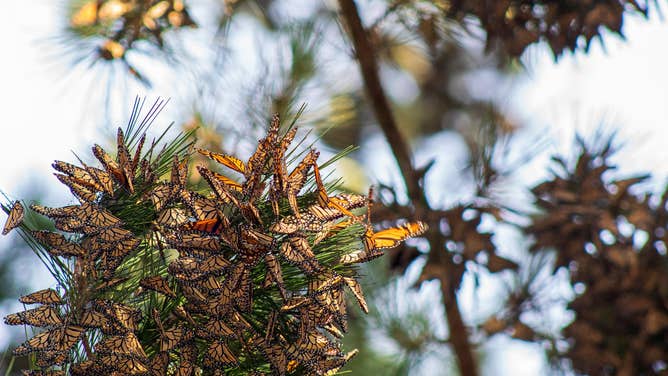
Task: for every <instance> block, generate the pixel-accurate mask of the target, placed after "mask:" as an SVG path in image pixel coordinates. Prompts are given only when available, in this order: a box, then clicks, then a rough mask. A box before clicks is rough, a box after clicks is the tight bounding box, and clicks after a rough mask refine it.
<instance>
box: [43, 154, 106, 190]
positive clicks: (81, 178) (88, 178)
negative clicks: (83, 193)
mask: <svg viewBox="0 0 668 376" xmlns="http://www.w3.org/2000/svg"><path fill="white" fill-rule="evenodd" d="M51 166H52V167H53V168H54V169H55V170H57V171H60V172H62V173H64V174H67V175H69V176H70V178H71V179H72V181H74V182H76V183H77V184H80V185H82V186H85V187H87V188H90V189H93V190H95V191H102V190H103V189H104V187H103V186H102V185H101V184H100V183H99V182H98V181H97V179H95V178H94V177H93V176H92V175H91V174H90V172H88V171H87V170H86V169H83V168H81V167H78V166H75V165H73V164H70V163H67V162H63V161H55V162H54V163H53V164H52V165H51ZM61 181H62V180H61Z"/></svg>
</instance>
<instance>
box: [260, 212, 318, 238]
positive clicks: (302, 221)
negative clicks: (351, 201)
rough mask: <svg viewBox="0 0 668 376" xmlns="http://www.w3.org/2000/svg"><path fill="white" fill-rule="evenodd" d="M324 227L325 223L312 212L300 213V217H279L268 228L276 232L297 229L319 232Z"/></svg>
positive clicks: (289, 231) (287, 231)
mask: <svg viewBox="0 0 668 376" xmlns="http://www.w3.org/2000/svg"><path fill="white" fill-rule="evenodd" d="M325 228H326V224H325V223H323V221H321V220H319V219H318V218H317V217H316V216H315V215H313V213H310V212H306V213H301V215H300V217H297V216H288V217H283V218H281V219H280V220H279V221H278V222H275V223H274V224H272V225H271V226H270V227H269V230H270V231H272V232H275V233H277V234H286V235H289V234H294V233H295V232H298V231H306V232H320V231H323V230H324V229H325Z"/></svg>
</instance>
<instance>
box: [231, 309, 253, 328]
mask: <svg viewBox="0 0 668 376" xmlns="http://www.w3.org/2000/svg"><path fill="white" fill-rule="evenodd" d="M229 320H230V325H232V326H233V327H234V328H236V329H240V330H247V329H252V328H253V327H252V326H251V324H250V323H249V322H248V321H246V319H245V318H244V317H243V316H241V314H239V312H236V311H235V312H232V315H231V316H230V317H229Z"/></svg>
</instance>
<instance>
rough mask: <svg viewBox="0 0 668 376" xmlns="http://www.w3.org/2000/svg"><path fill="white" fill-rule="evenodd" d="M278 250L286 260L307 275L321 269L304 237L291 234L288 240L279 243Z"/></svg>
mask: <svg viewBox="0 0 668 376" xmlns="http://www.w3.org/2000/svg"><path fill="white" fill-rule="evenodd" d="M279 251H280V253H281V256H283V257H284V258H285V259H286V260H287V261H288V262H290V263H291V264H294V265H296V266H298V267H299V268H300V269H301V270H302V271H303V272H304V273H306V274H308V275H312V274H315V273H316V272H318V271H319V270H322V266H321V265H320V263H318V260H317V259H316V258H315V254H314V253H313V251H312V250H311V246H310V245H309V244H308V241H307V240H306V238H304V237H301V236H292V237H291V238H290V239H288V241H284V242H283V243H282V244H281V246H280V247H279Z"/></svg>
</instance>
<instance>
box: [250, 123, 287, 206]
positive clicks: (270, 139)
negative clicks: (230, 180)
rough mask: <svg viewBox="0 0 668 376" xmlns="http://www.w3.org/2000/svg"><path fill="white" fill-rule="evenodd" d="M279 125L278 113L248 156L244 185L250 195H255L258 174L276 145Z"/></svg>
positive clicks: (258, 178)
mask: <svg viewBox="0 0 668 376" xmlns="http://www.w3.org/2000/svg"><path fill="white" fill-rule="evenodd" d="M279 127H280V120H279V118H278V115H274V117H273V118H272V120H271V124H270V125H269V129H268V130H267V135H266V136H265V137H264V138H263V139H261V140H260V141H259V142H258V144H257V148H256V149H255V152H253V154H252V155H251V156H250V158H248V163H247V164H246V172H245V174H244V175H245V176H246V184H245V185H246V187H247V188H249V191H250V197H256V193H257V192H254V191H255V189H256V188H257V186H258V183H259V180H260V175H261V174H262V170H263V168H264V166H265V163H266V161H267V155H268V153H269V152H270V150H271V149H272V148H274V147H275V145H276V140H277V139H278V128H279Z"/></svg>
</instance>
